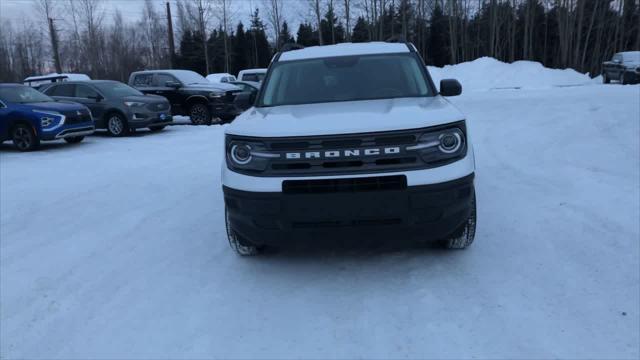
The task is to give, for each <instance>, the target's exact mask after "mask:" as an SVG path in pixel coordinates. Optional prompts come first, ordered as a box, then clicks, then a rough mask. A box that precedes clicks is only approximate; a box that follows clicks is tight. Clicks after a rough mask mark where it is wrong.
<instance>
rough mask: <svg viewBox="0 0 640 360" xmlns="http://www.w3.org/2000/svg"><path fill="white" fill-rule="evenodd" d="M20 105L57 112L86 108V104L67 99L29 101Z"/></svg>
mask: <svg viewBox="0 0 640 360" xmlns="http://www.w3.org/2000/svg"><path fill="white" fill-rule="evenodd" d="M20 105H22V106H25V107H29V108H31V109H33V110H45V111H57V112H66V111H77V110H85V109H86V107H85V106H84V105H80V104H78V103H74V102H66V101H50V102H39V103H27V104H20Z"/></svg>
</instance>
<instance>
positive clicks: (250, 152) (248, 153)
mask: <svg viewBox="0 0 640 360" xmlns="http://www.w3.org/2000/svg"><path fill="white" fill-rule="evenodd" d="M226 147H227V150H226V152H227V165H228V166H229V168H230V169H239V170H250V171H251V170H253V171H264V170H266V168H267V165H268V164H269V160H270V159H274V158H279V157H280V154H273V153H268V152H267V151H266V150H267V148H266V146H265V145H264V144H262V143H259V142H254V141H242V140H231V141H229V140H228V139H227V146H226Z"/></svg>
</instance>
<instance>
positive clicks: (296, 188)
mask: <svg viewBox="0 0 640 360" xmlns="http://www.w3.org/2000/svg"><path fill="white" fill-rule="evenodd" d="M406 188H407V177H406V176H404V175H398V176H375V177H363V178H348V179H323V180H285V181H283V182H282V192H284V193H285V194H327V193H345V192H367V191H385V190H403V189H406Z"/></svg>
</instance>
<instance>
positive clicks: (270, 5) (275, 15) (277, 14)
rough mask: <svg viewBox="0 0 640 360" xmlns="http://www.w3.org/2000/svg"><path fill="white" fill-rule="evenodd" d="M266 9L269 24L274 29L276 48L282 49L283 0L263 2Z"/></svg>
mask: <svg viewBox="0 0 640 360" xmlns="http://www.w3.org/2000/svg"><path fill="white" fill-rule="evenodd" d="M263 3H264V7H265V8H266V9H267V15H268V17H269V22H270V23H271V26H272V27H273V32H274V39H275V48H276V50H277V49H279V48H280V32H281V31H282V22H283V15H282V13H283V11H284V4H283V2H282V0H263Z"/></svg>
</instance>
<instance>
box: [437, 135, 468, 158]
mask: <svg viewBox="0 0 640 360" xmlns="http://www.w3.org/2000/svg"><path fill="white" fill-rule="evenodd" d="M439 140H440V145H439V146H438V149H440V151H442V152H443V153H445V154H451V153H454V152H456V151H458V150H460V147H461V146H462V138H461V137H460V134H459V133H457V132H451V133H444V134H442V135H440V137H439Z"/></svg>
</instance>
